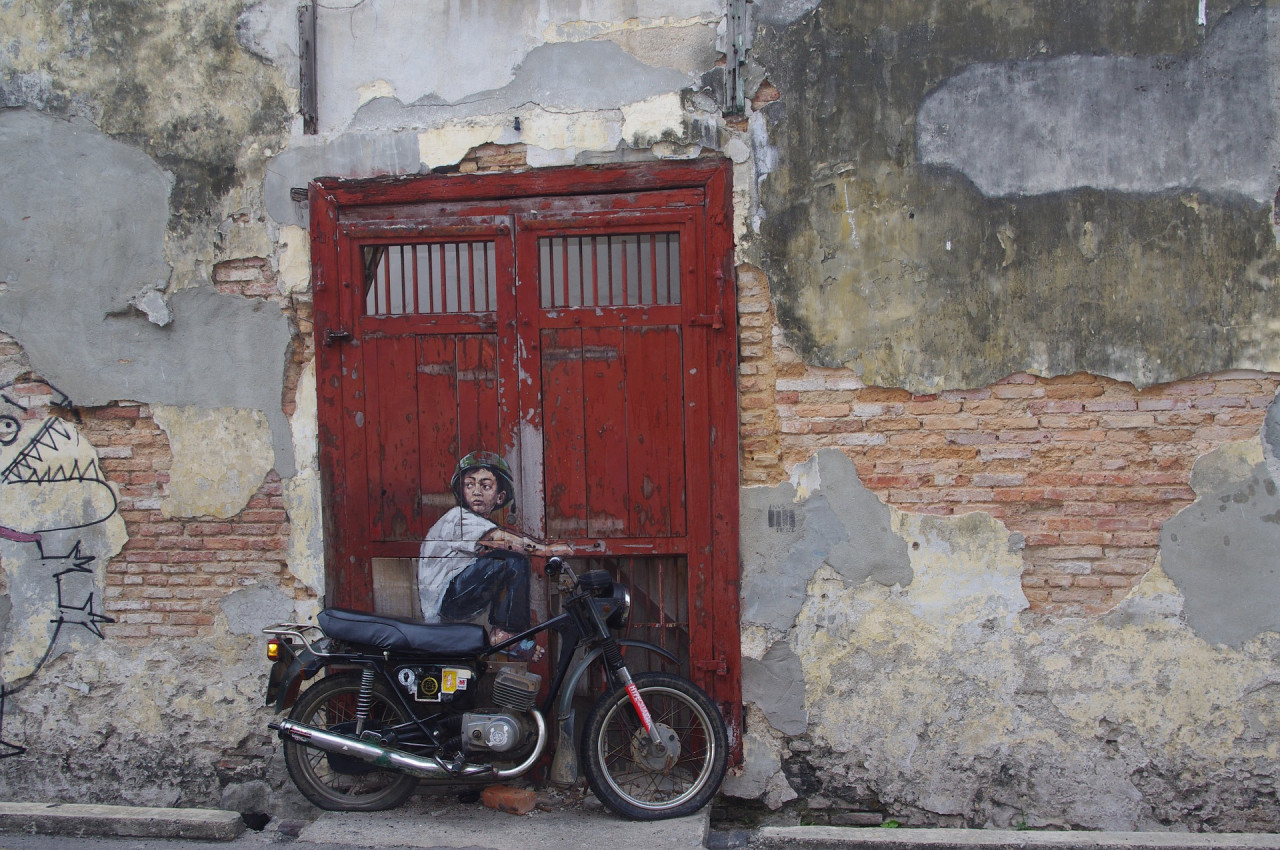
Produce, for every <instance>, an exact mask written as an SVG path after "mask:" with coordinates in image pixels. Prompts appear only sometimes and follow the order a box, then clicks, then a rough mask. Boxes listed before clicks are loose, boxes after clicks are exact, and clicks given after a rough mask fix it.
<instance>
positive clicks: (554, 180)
mask: <svg viewBox="0 0 1280 850" xmlns="http://www.w3.org/2000/svg"><path fill="white" fill-rule="evenodd" d="M731 175H732V163H731V162H730V161H729V160H726V159H722V158H717V157H704V158H699V159H695V160H687V161H679V162H654V163H643V164H618V165H602V166H593V167H565V168H551V169H539V170H533V171H525V172H517V173H510V172H501V173H491V174H466V175H420V176H411V177H384V178H371V179H343V178H320V179H317V180H314V181H312V182H311V184H310V186H309V201H310V214H311V227H310V233H311V264H312V265H311V269H312V294H313V306H314V333H315V351H316V376H317V402H318V417H319V420H320V421H319V438H320V476H321V500H322V517H323V535H324V552H325V591H326V596H325V598H326V602H327V604H330V605H346V606H352V607H364V608H370V609H371V607H372V606H371V600H372V583H371V578H370V576H371V571H370V570H369V569H367V568H366V569H359V568H358V565H355V564H346V565H344V564H337V563H335V551H336V548H335V545H336V541H337V540H338V539H339V535H340V534H341V533H342V529H341V528H340V527H339V523H338V522H337V518H338V517H339V516H341V515H342V513H343V511H342V507H341V505H340V502H341V500H342V498H344V497H349V496H350V495H351V494H352V493H353V492H354V491H352V490H351V489H350V488H346V489H345V492H344V488H343V487H342V486H341V482H338V481H335V474H337V470H338V469H339V468H340V465H341V463H342V460H341V457H340V456H339V455H340V448H341V443H340V435H339V434H337V433H334V431H333V429H332V427H331V424H332V423H334V422H339V421H341V418H342V410H343V408H344V399H343V397H342V386H341V382H340V381H338V380H327V378H329V377H330V376H336V375H338V374H339V370H340V369H341V361H340V348H341V347H340V346H339V345H334V344H332V343H333V338H332V334H335V333H337V334H341V333H343V332H344V329H345V331H346V332H348V333H349V332H350V330H351V328H352V321H351V319H352V317H351V316H350V315H347V311H348V310H349V307H348V306H347V305H349V304H351V303H354V302H353V300H352V296H351V289H352V287H353V286H357V285H359V282H357V281H353V280H351V279H350V278H351V274H350V272H349V269H351V268H352V266H353V264H352V263H351V262H350V258H348V257H345V256H343V245H344V241H345V239H346V237H345V236H344V234H343V232H342V213H343V210H344V209H346V208H353V207H358V208H360V211H361V218H362V219H363V220H365V221H368V220H371V219H374V220H376V219H379V218H382V213H381V210H385V218H383V220H384V221H387V222H392V221H394V220H396V218H397V217H398V215H399V214H400V213H401V212H402V211H403V208H404V207H405V206H406V205H415V204H432V203H438V204H449V205H451V208H452V209H453V210H455V211H456V212H458V214H460V215H466V213H467V205H468V204H475V205H476V208H477V210H478V211H479V210H482V209H490V208H491V204H492V203H493V202H499V201H511V200H517V199H522V198H554V197H557V196H573V197H582V196H591V195H619V194H627V193H648V192H655V193H660V192H662V191H664V190H678V189H700V190H701V192H702V196H703V198H704V201H703V204H704V206H703V210H702V215H701V217H700V219H701V220H700V222H699V224H698V230H699V232H700V234H701V235H700V238H699V239H698V240H697V241H698V244H696V245H695V246H694V247H695V249H697V250H700V251H702V252H703V257H702V260H701V263H700V265H701V268H702V269H704V273H705V274H708V275H710V276H711V279H710V281H709V286H708V287H707V291H708V293H712V294H714V296H715V297H714V298H709V301H714V302H715V303H706V304H703V305H702V307H701V309H702V312H701V314H699V315H698V316H697V317H696V319H695V321H694V323H693V325H692V326H690V327H689V331H690V332H691V333H694V334H695V336H696V337H699V339H698V340H697V341H696V342H695V343H694V344H696V345H699V346H700V350H701V351H703V352H706V355H705V357H704V358H703V362H704V363H705V366H706V368H707V369H708V370H709V371H710V373H711V374H712V375H714V376H715V378H714V379H712V380H709V382H708V396H709V397H708V398H707V400H706V406H705V409H706V420H705V428H706V429H707V435H708V441H707V445H708V446H709V451H708V454H707V456H706V459H705V464H704V463H703V462H702V461H701V460H699V461H698V462H697V463H696V464H694V463H691V464H690V467H689V473H688V474H689V479H690V480H689V483H688V485H687V492H690V493H691V494H692V493H693V492H694V488H693V483H692V481H693V479H694V478H696V477H697V476H698V475H699V474H705V476H706V492H707V494H708V496H709V498H708V499H707V505H708V509H707V510H705V511H704V512H703V516H702V520H701V521H703V522H709V524H710V534H709V536H708V537H707V538H706V539H708V540H710V541H711V542H710V545H709V547H708V549H709V551H705V552H700V553H695V552H690V553H689V582H690V586H689V601H690V613H689V617H690V627H691V628H692V627H693V626H694V624H695V622H696V623H697V624H698V627H699V631H701V632H702V633H703V634H705V635H710V636H713V639H712V640H711V641H710V646H707V647H705V649H704V653H703V654H702V657H697V656H695V657H693V658H691V659H690V660H691V662H692V664H693V665H694V670H693V672H694V678H695V679H698V680H699V683H700V684H702V685H703V687H704V688H706V689H707V690H708V691H709V692H711V694H712V696H713V698H715V699H717V700H718V701H719V702H720V703H721V706H722V709H723V710H724V711H725V714H726V719H727V720H728V721H729V723H730V727H731V733H732V736H733V737H732V740H733V743H734V746H733V749H734V750H735V752H740V746H741V744H740V741H741V738H740V732H741V711H742V709H741V698H740V680H741V652H740V648H739V647H740V632H739V604H740V601H739V574H740V561H739V557H740V553H739V537H738V519H739V508H738V492H739V490H738V483H739V472H738V404H737V386H738V375H737V304H736V287H735V285H734V282H735V278H734V264H733V247H734V246H733V207H732V185H731ZM486 204H488V205H489V206H486ZM519 273H520V272H519V270H517V274H519ZM689 521H690V522H693V521H694V514H692V513H691V514H690V517H689Z"/></svg>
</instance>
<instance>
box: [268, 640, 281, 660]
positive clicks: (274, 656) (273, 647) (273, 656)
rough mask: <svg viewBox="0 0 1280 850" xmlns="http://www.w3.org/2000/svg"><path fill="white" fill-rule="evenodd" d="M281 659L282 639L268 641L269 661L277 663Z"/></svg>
mask: <svg viewBox="0 0 1280 850" xmlns="http://www.w3.org/2000/svg"><path fill="white" fill-rule="evenodd" d="M279 658H280V639H279V638H271V639H270V640H269V641H267V660H268V661H277V660H279Z"/></svg>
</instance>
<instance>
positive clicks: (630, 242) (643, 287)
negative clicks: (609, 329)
mask: <svg viewBox="0 0 1280 850" xmlns="http://www.w3.org/2000/svg"><path fill="white" fill-rule="evenodd" d="M538 262H539V266H540V269H541V275H540V278H541V282H542V283H541V293H542V308H543V309H544V310H551V309H555V308H560V307H628V306H633V305H634V306H640V305H651V304H652V305H657V304H679V303H680V238H679V234H678V233H628V234H617V235H610V236H550V237H543V238H541V239H539V240H538Z"/></svg>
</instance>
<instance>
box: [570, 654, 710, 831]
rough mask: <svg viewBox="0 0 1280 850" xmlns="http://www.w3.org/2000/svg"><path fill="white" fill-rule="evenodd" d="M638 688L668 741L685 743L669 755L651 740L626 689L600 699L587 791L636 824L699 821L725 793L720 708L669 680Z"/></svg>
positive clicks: (590, 737) (656, 676)
mask: <svg viewBox="0 0 1280 850" xmlns="http://www.w3.org/2000/svg"><path fill="white" fill-rule="evenodd" d="M635 685H636V687H637V688H638V689H639V691H640V695H641V697H642V698H643V699H644V703H645V706H646V707H647V708H648V709H649V714H650V716H651V718H652V720H653V722H654V723H655V724H657V726H658V728H659V729H660V730H662V733H663V735H664V737H666V738H668V739H669V740H673V741H675V742H678V753H675V754H673V753H672V750H671V748H668V749H667V750H666V751H665V757H664V756H663V755H662V754H658V753H655V752H654V751H653V750H652V749H651V748H650V742H649V736H648V733H646V732H645V731H644V730H643V729H642V728H641V726H640V719H639V717H638V716H637V714H636V711H635V709H634V708H633V707H632V705H631V699H630V697H629V696H628V695H627V691H626V689H625V688H618V689H616V690H614V691H613V692H612V693H610V694H608V695H606V696H605V697H603V698H601V700H600V701H599V702H597V703H596V705H595V707H594V708H593V709H592V710H591V714H590V716H589V717H588V718H587V727H586V736H585V738H586V742H585V747H584V749H585V750H586V753H585V755H586V758H585V759H583V762H584V771H585V773H586V775H587V784H588V785H590V786H591V790H592V792H593V793H594V794H595V795H596V797H598V798H599V799H600V802H602V803H604V804H605V805H606V806H608V807H609V808H610V809H612V810H613V811H615V812H617V813H618V814H620V815H622V816H623V817H627V818H631V819H632V820H661V819H663V818H676V817H683V816H685V815H690V814H693V813H694V812H696V811H698V810H699V809H701V808H702V807H703V806H705V805H706V804H707V803H708V802H710V801H711V798H712V797H713V796H715V793H716V792H717V791H718V790H719V789H720V782H721V781H722V780H723V779H724V774H725V770H726V768H727V767H728V756H729V744H728V736H727V734H726V732H725V727H724V720H723V719H722V718H721V717H720V712H719V710H718V709H717V708H716V706H715V703H713V702H712V701H711V699H710V698H709V697H708V696H707V695H706V694H705V693H703V692H702V690H701V689H700V688H698V686H697V685H694V684H693V683H692V682H690V681H688V680H687V679H683V678H681V677H679V676H672V675H670V674H667V673H637V674H636V676H635Z"/></svg>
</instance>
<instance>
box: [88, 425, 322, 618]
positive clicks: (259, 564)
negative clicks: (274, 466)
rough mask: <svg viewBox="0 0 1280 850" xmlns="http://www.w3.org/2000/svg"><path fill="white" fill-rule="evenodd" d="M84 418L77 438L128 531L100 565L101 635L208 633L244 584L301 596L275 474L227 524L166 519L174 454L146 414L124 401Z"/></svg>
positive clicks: (212, 520)
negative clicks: (86, 445)
mask: <svg viewBox="0 0 1280 850" xmlns="http://www.w3.org/2000/svg"><path fill="white" fill-rule="evenodd" d="M81 413H82V417H83V421H82V422H81V423H80V425H79V429H80V433H81V434H82V435H83V436H84V437H86V438H87V439H88V440H89V441H90V442H91V443H93V444H94V445H95V446H96V447H97V449H98V454H99V457H100V458H101V466H102V470H103V472H104V473H105V474H106V477H107V479H108V480H109V481H111V482H112V483H113V484H115V485H116V489H117V491H118V493H119V499H120V503H119V512H120V515H121V517H122V518H123V519H124V521H125V527H126V529H127V530H128V533H129V541H128V542H127V543H126V544H125V546H124V549H123V550H122V551H121V552H120V554H119V555H117V556H116V557H115V558H112V559H111V561H110V563H109V564H108V565H107V568H106V585H107V586H106V594H105V613H106V614H107V615H108V616H110V617H112V618H114V619H115V620H116V623H115V625H110V626H107V627H106V628H105V629H104V633H105V634H106V635H107V636H108V637H111V638H149V637H192V636H195V635H198V634H201V633H205V632H207V631H209V630H210V627H211V626H212V625H213V622H214V615H215V614H216V612H217V610H218V601H219V600H220V599H221V598H222V597H224V596H226V595H227V594H228V593H231V592H233V591H235V590H237V589H239V588H241V587H247V586H251V585H256V584H263V585H266V586H269V587H280V588H282V589H283V590H284V591H285V592H286V593H294V594H298V595H301V594H305V593H306V592H307V591H306V590H305V588H303V587H302V586H301V585H299V584H298V583H297V582H296V581H295V580H294V578H293V576H292V575H291V574H290V573H289V571H288V569H287V567H286V554H287V547H288V540H289V519H288V515H287V514H286V512H285V509H284V502H283V500H282V497H281V485H280V479H279V477H278V476H277V475H276V474H275V473H274V472H273V473H270V474H269V475H268V476H267V479H266V480H265V481H264V483H263V484H262V486H261V487H260V488H259V489H258V492H257V493H255V494H254V495H253V497H252V498H251V499H250V500H249V503H248V505H247V506H246V507H245V509H244V510H242V511H241V512H240V513H239V514H237V515H236V516H234V517H231V518H230V519H217V518H212V517H197V518H170V517H165V516H164V515H163V514H162V513H161V510H160V505H161V501H162V498H163V497H164V495H165V494H166V493H167V490H168V484H169V469H170V467H171V466H172V463H173V455H172V453H171V451H170V449H169V440H168V437H167V436H166V435H165V433H164V431H162V430H161V429H160V427H159V426H158V425H156V423H155V420H153V419H152V418H151V411H150V408H149V407H147V406H146V405H141V404H135V403H129V402H121V403H118V404H112V405H110V406H107V407H99V408H91V409H87V410H83V411H81Z"/></svg>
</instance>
